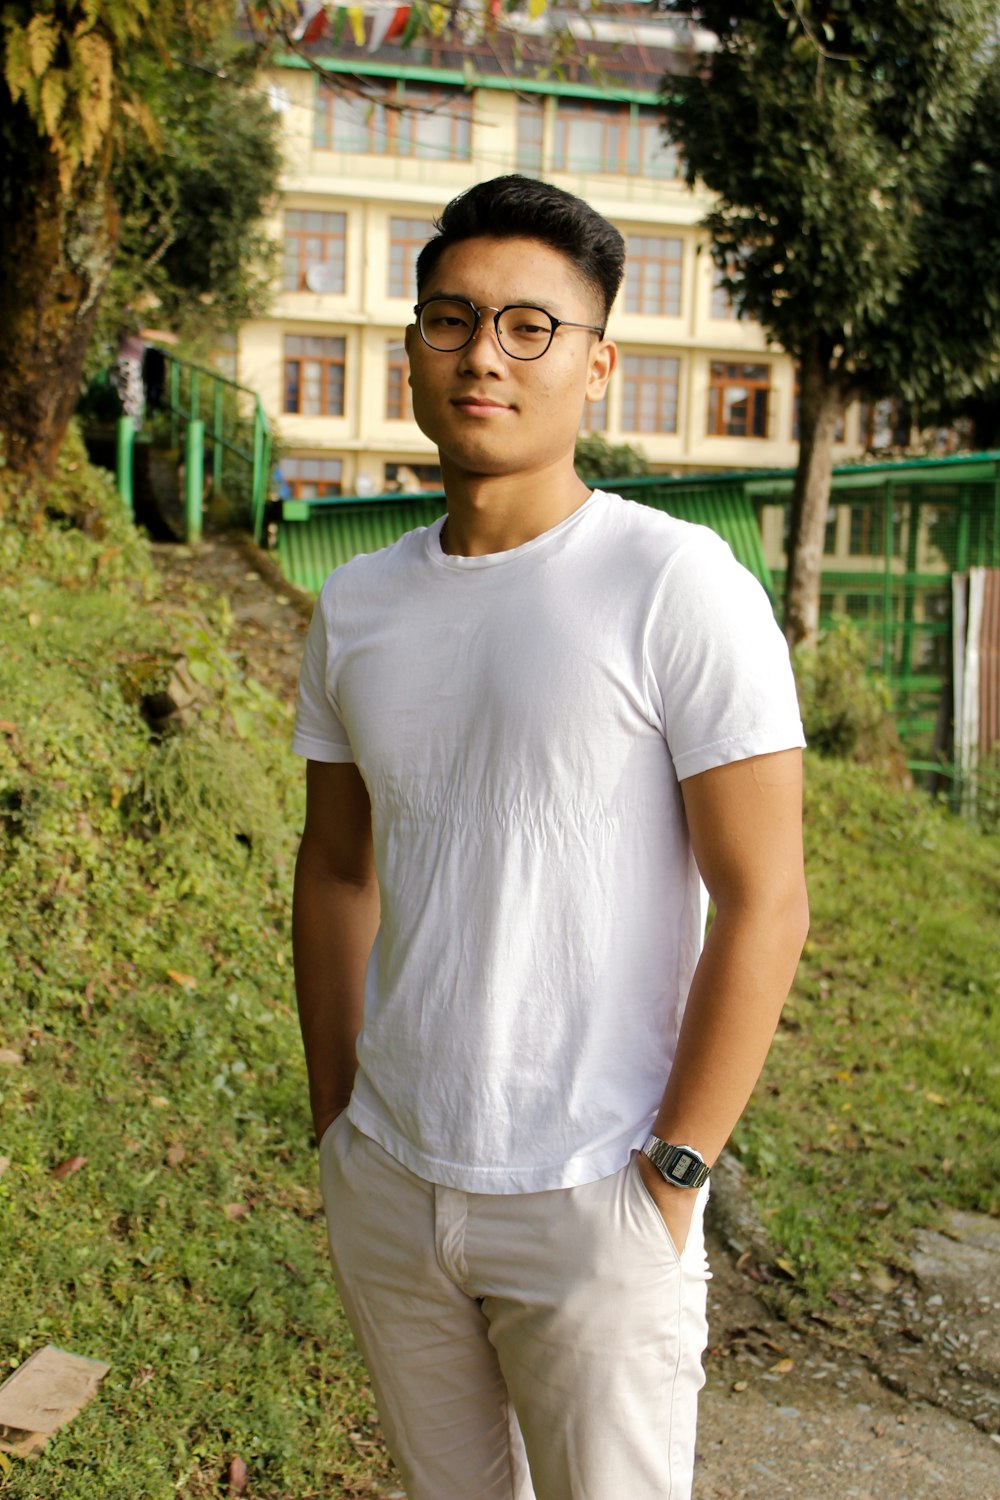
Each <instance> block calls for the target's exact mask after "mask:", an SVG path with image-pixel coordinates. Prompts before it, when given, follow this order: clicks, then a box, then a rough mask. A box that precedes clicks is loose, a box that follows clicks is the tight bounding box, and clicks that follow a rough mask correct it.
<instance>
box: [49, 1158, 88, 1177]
mask: <svg viewBox="0 0 1000 1500" xmlns="http://www.w3.org/2000/svg"><path fill="white" fill-rule="evenodd" d="M86 1165H87V1157H86V1156H68V1157H67V1158H66V1160H65V1161H61V1162H60V1163H59V1165H58V1167H53V1168H52V1176H53V1177H57V1178H58V1179H59V1181H60V1182H61V1181H62V1180H63V1178H64V1177H72V1176H73V1175H74V1174H75V1173H76V1172H79V1170H80V1168H81V1167H85V1166H86Z"/></svg>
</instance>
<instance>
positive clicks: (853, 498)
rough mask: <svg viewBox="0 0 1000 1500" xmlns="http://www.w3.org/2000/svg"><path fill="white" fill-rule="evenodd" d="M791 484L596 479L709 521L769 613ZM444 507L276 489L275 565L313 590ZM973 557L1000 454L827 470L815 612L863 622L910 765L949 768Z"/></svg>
mask: <svg viewBox="0 0 1000 1500" xmlns="http://www.w3.org/2000/svg"><path fill="white" fill-rule="evenodd" d="M793 482H794V474H793V472H792V471H791V470H789V469H782V470H773V471H762V470H759V469H758V470H751V471H748V472H741V473H715V474H701V475H681V476H678V477H674V478H672V477H669V476H665V475H655V476H649V477H645V478H641V479H627V480H605V481H601V483H602V484H603V486H604V487H605V488H607V489H613V490H616V491H618V492H619V493H621V494H624V495H627V496H630V497H631V498H633V499H635V500H639V501H642V502H643V503H644V504H647V505H653V506H656V507H657V508H659V509H663V510H666V511H669V512H670V513H671V514H672V515H676V516H678V517H680V518H682V519H684V520H691V521H697V522H700V523H702V524H703V525H707V526H711V527H712V528H713V530H715V531H718V532H719V533H720V535H722V536H723V537H725V539H726V540H727V541H728V542H729V544H730V546H731V547H732V549H733V552H734V553H735V555H736V556H737V557H738V558H739V559H740V561H741V562H742V563H743V564H744V565H745V566H746V567H748V568H750V570H751V571H752V572H753V573H755V574H756V576H757V577H758V578H759V579H760V580H761V582H762V583H763V584H764V586H765V587H766V588H767V589H768V592H769V593H770V595H771V598H772V600H774V601H775V605H776V609H777V610H778V611H779V612H780V600H781V597H782V594H783V590H784V580H785V536H786V535H787V530H788V515H789V510H790V504H791V493H792V486H793ZM443 509H444V498H443V495H442V493H441V492H440V491H437V492H433V493H421V494H387V495H371V496H361V495H328V496H323V497H321V498H313V499H298V500H290V501H286V502H285V503H284V505H283V506H282V509H281V518H280V522H279V525H278V537H277V546H278V557H279V561H280V563H281V567H282V570H283V571H284V573H285V575H286V577H288V578H289V579H290V580H291V581H292V582H295V583H297V584H299V586H300V587H302V588H305V589H307V590H309V591H311V592H318V590H319V588H320V586H321V585H322V582H323V580H324V578H325V577H326V576H327V574H328V573H330V572H331V571H332V569H333V568H335V567H337V566H339V564H340V563H343V562H346V561H347V560H348V559H349V558H351V557H353V556H354V555H355V554H356V553H358V552H372V551H375V550H376V549H377V548H379V547H385V546H388V545H389V543H391V542H393V541H395V539H396V538H397V537H399V536H401V535H402V533H403V532H404V531H407V530H409V529H411V528H412V527H415V526H422V525H427V524H428V523H429V522H430V521H432V520H433V519H434V518H435V517H436V516H438V515H440V514H441V512H442V511H443ZM980 564H981V565H985V566H990V567H998V566H1000V453H981V454H963V455H960V456H957V457H954V458H944V459H921V460H914V461H909V462H907V461H903V462H895V463H886V464H856V465H843V466H841V467H839V468H837V469H836V470H835V471H834V475H833V485H832V491H831V496H830V509H829V513H828V524H827V536H826V549H825V554H824V566H823V575H822V585H821V588H822V598H821V616H822V620H823V623H827V624H828V623H830V621H831V620H832V619H834V618H835V617H837V616H843V615H846V616H848V617H849V618H851V619H852V620H854V621H855V622H856V624H857V625H858V626H859V628H860V629H861V630H862V631H863V632H864V633H865V635H866V637H867V639H868V641H869V645H870V657H869V660H870V665H871V668H872V670H873V671H879V672H881V673H882V674H883V675H884V676H885V678H886V680H887V682H888V685H889V690H890V693H891V695H892V703H893V712H894V716H895V718H896V722H897V724H898V727H899V731H900V735H901V738H902V740H903V744H904V747H905V750H906V754H907V759H908V764H909V766H910V768H911V770H913V771H918V772H924V771H927V772H939V773H940V774H941V775H942V776H944V777H948V776H951V775H953V774H955V772H954V767H953V766H952V765H951V756H950V754H949V746H948V729H949V724H950V717H951V704H950V680H951V610H952V603H951V579H952V575H953V574H954V573H963V572H965V571H966V570H967V569H968V568H969V567H970V566H974V565H980Z"/></svg>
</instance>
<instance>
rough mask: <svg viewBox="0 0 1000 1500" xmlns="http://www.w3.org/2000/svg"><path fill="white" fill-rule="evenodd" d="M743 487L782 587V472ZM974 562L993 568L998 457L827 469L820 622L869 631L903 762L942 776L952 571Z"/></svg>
mask: <svg viewBox="0 0 1000 1500" xmlns="http://www.w3.org/2000/svg"><path fill="white" fill-rule="evenodd" d="M746 488H747V492H748V494H749V495H750V497H751V499H752V500H753V502H754V504H755V505H756V507H757V508H758V511H759V513H760V517H761V527H762V534H763V537H764V542H765V547H766V548H767V549H768V555H769V556H771V557H773V559H774V565H773V574H774V580H775V584H776V586H777V587H778V588H779V589H783V587H784V577H785V566H784V565H785V557H784V547H785V537H786V534H787V526H788V515H789V508H790V497H791V477H790V476H788V475H780V476H779V475H771V476H761V477H759V478H756V479H748V480H747V483H746ZM769 543H770V546H769V545H768V544H769ZM977 565H982V566H986V567H997V566H1000V454H996V453H985V454H974V455H962V456H960V457H956V458H948V459H922V460H917V461H913V462H908V463H905V462H904V463H895V464H878V465H874V464H873V465H856V466H845V467H843V468H840V469H837V470H836V471H835V472H834V477H833V486H832V491H831V497H830V507H829V510H828V512H827V525H826V536H825V539H824V554H823V573H822V585H821V587H822V593H821V596H820V616H821V624H823V625H825V624H829V623H830V621H831V620H832V619H833V618H835V617H837V616H841V617H847V618H848V619H850V620H852V621H853V622H854V623H855V625H857V626H858V628H859V629H860V630H862V632H863V633H864V634H865V635H866V637H867V639H868V644H869V663H870V666H871V668H872V670H873V671H878V672H880V673H882V675H883V676H884V677H885V679H886V681H887V682H888V685H889V690H890V692H891V695H892V703H893V712H894V716H895V719H896V723H897V727H898V729H899V732H900V737H901V739H902V741H903V745H904V747H905V749H906V753H907V758H908V762H909V765H910V767H911V769H912V770H916V771H943V772H944V774H948V765H949V763H950V758H951V757H950V749H949V726H950V722H951V712H952V703H951V660H952V631H951V626H952V593H951V580H952V575H953V574H954V573H964V572H965V571H966V570H967V569H968V568H969V567H972V566H977Z"/></svg>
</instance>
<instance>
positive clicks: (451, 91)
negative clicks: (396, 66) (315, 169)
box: [313, 79, 472, 161]
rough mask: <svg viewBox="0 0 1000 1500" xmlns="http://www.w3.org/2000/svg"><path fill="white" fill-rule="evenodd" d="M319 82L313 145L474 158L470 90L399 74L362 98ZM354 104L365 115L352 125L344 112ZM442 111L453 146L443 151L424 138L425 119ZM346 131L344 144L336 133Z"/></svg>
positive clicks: (420, 157) (425, 157)
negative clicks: (417, 81)
mask: <svg viewBox="0 0 1000 1500" xmlns="http://www.w3.org/2000/svg"><path fill="white" fill-rule="evenodd" d="M317 87H318V89H319V92H318V93H317V95H316V100H315V112H314V123H313V145H314V146H315V147H316V148H317V149H318V150H320V151H342V152H345V153H349V154H352V155H360V156H398V157H402V158H404V159H406V160H417V161H471V160H472V95H471V94H470V93H468V92H467V91H466V90H465V89H462V88H459V87H458V86H457V85H455V84H409V83H406V82H405V81H404V80H402V79H398V80H395V81H393V82H392V83H391V84H390V85H389V86H388V87H387V88H386V89H385V90H384V91H383V92H381V94H372V95H370V96H368V97H366V99H364V100H360V101H352V100H351V99H350V98H349V96H347V95H345V94H342V93H339V92H338V91H336V90H334V89H328V88H324V87H323V86H322V85H321V84H320V85H317ZM352 104H354V105H355V107H356V108H357V110H358V111H360V110H361V109H362V108H363V109H364V110H365V114H364V116H363V117H362V118H358V119H352V120H351V121H350V124H348V121H347V120H346V119H345V118H344V115H343V112H344V111H347V110H350V109H351V107H352ZM338 110H339V111H340V112H341V117H340V119H338ZM439 114H440V115H443V116H444V117H445V118H447V119H450V122H451V128H450V131H449V135H450V142H449V145H450V148H451V149H450V150H449V151H447V152H444V153H443V152H441V151H438V150H436V149H435V150H428V149H427V142H426V141H421V139H420V131H419V125H420V121H421V119H427V118H430V117H431V115H434V116H436V115H439ZM348 130H350V131H351V132H352V133H351V135H350V136H349V139H348V141H347V144H342V143H341V141H340V140H338V137H339V136H340V135H341V133H342V132H345V131H348ZM355 131H356V132H357V134H356V135H355V134H353V132H355Z"/></svg>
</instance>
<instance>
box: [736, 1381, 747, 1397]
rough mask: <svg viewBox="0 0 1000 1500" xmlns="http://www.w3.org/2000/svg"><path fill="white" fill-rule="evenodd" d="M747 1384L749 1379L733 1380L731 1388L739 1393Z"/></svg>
mask: <svg viewBox="0 0 1000 1500" xmlns="http://www.w3.org/2000/svg"><path fill="white" fill-rule="evenodd" d="M748 1385H749V1381H746V1380H736V1381H734V1382H733V1390H734V1391H735V1392H736V1393H737V1394H739V1393H740V1392H742V1391H745V1390H746V1389H747V1386H748Z"/></svg>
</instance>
